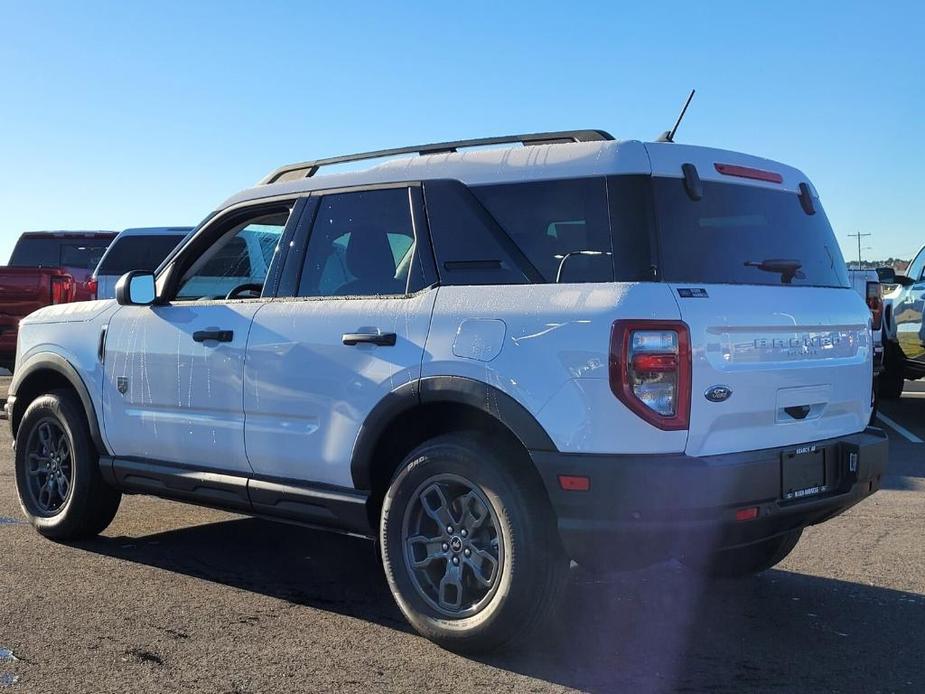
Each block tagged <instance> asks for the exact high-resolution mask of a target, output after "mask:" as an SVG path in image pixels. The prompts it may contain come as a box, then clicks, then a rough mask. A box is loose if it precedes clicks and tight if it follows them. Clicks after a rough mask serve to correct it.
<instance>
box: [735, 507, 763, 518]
mask: <svg viewBox="0 0 925 694" xmlns="http://www.w3.org/2000/svg"><path fill="white" fill-rule="evenodd" d="M757 517H758V507H757V506H750V507H749V508H740V509H739V510H738V511H736V520H737V521H750V520H755V519H756V518H757Z"/></svg>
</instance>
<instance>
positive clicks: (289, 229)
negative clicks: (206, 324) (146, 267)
mask: <svg viewBox="0 0 925 694" xmlns="http://www.w3.org/2000/svg"><path fill="white" fill-rule="evenodd" d="M284 206H288V207H290V212H289V219H288V220H287V221H286V226H285V227H284V228H283V233H282V234H281V236H280V252H282V251H283V249H285V248H286V246H287V244H286V242H285V239H287V238H289V237H290V236H291V234H292V233H293V231H294V229H295V225H296V222H297V221H298V218H299V216H300V214H301V210H302V207H303V206H304V201H303V199H301V198H298V197H292V198H285V199H277V200H272V201H267V200H256V201H251V202H249V203H247V204H245V205H242V206H239V207H234V208H232V209H229V210H226V211H224V212H219V213H214V214H213V215H212V216H211V217H209V218H207V219H206V220H205V221H204V222H203V223H202V225H201V227H200V228H199V229H198V230H196V231H195V232H194V233H191V234H190V236H189V238H188V239H187V240H186V242H185V243H184V244H183V246H182V248H179V249H177V251H176V252H175V253H174V254H173V255H172V256H171V257H168V259H167V260H166V261H165V262H164V264H162V266H161V267H160V268H159V269H158V271H157V280H158V287H157V290H158V291H157V294H158V303H168V304H169V303H172V302H174V301H176V292H177V291H178V290H179V288H180V286H179V285H180V282H181V281H182V279H183V274H184V272H186V270H187V269H189V267H190V266H191V265H192V263H194V262H195V261H196V259H198V258H199V257H200V255H201V254H202V253H204V252H205V251H206V250H207V249H208V248H209V247H211V245H212V244H213V243H215V242H216V241H217V240H218V239H219V238H221V236H222V235H223V234H224V233H225V232H227V231H228V230H229V229H230V228H232V227H233V226H234V225H236V224H240V222H241V221H242V220H243V219H247V218H248V217H256V216H259V215H260V214H261V213H262V212H264V211H266V212H269V211H272V210H274V209H279V208H281V207H284ZM191 253H195V254H196V257H195V258H194V259H193V260H189V256H190V254H191ZM279 255H280V253H276V254H274V257H273V260H271V262H270V266H269V268H267V276H266V279H265V281H264V287H263V292H262V294H261V297H260V299H267V298H271V297H272V296H273V293H274V291H275V288H276V285H277V284H278V281H279V278H278V277H277V276H276V275H278V274H279V273H278V271H277V270H276V269H275V267H276V266H279V262H278V261H279ZM255 300H259V299H233V301H255ZM222 301H224V299H223V300H222ZM184 303H187V302H184Z"/></svg>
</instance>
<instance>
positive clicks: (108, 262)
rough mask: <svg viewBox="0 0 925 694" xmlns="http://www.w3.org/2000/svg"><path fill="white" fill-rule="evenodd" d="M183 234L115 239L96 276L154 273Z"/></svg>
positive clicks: (181, 238) (183, 236)
mask: <svg viewBox="0 0 925 694" xmlns="http://www.w3.org/2000/svg"><path fill="white" fill-rule="evenodd" d="M184 238H186V237H185V235H184V234H177V235H169V236H168V235H157V236H123V237H122V238H120V239H117V240H116V242H115V243H114V244H113V245H112V248H110V249H109V252H108V253H107V254H106V256H105V257H104V258H103V262H102V264H100V266H99V268H98V270H97V274H98V275H119V276H121V275H124V274H125V273H126V272H130V271H132V270H141V271H143V272H154V270H155V269H156V268H157V266H158V265H160V264H161V261H162V260H164V258H166V257H167V254H168V253H170V251H172V250H173V249H174V248H175V247H176V246H177V244H179V243H180V241H182V240H183V239H184Z"/></svg>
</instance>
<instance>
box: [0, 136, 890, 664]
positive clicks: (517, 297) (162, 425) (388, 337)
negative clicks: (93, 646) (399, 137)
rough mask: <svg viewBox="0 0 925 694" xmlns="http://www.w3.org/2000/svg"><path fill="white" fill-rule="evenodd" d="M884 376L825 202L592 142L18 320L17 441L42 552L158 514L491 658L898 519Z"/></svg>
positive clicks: (424, 167)
mask: <svg viewBox="0 0 925 694" xmlns="http://www.w3.org/2000/svg"><path fill="white" fill-rule="evenodd" d="M482 145H493V146H494V148H486V147H480V146H482ZM498 145H510V146H509V147H507V148H499V147H498ZM382 157H389V158H388V159H387V160H386V161H385V162H384V163H380V164H378V165H375V166H373V167H372V168H368V169H366V170H360V171H358V170H353V171H347V172H340V173H331V174H327V175H319V171H320V170H322V169H327V170H328V171H330V170H331V169H329V168H328V167H329V166H333V165H336V164H340V163H344V162H354V161H360V160H366V159H374V158H382ZM354 167H355V165H354ZM871 351H872V348H871V333H870V311H869V310H868V308H867V306H866V305H865V304H864V301H863V300H862V299H861V298H860V297H859V296H858V295H857V294H856V293H855V292H853V291H852V290H851V289H850V287H849V284H848V276H847V270H846V267H845V263H844V261H843V259H842V256H841V253H840V252H839V249H838V245H837V243H836V241H835V239H834V236H833V233H832V230H831V228H830V227H829V223H828V221H827V220H826V216H825V213H824V212H823V209H822V206H821V204H820V202H819V198H818V196H817V194H816V191H815V189H814V188H813V186H812V185H811V184H810V183H809V182H808V180H807V179H806V177H805V176H804V175H803V174H802V173H800V172H799V171H797V170H796V169H793V168H790V167H788V166H784V165H782V164H778V163H776V162H772V161H768V160H765V159H758V158H755V157H751V156H746V155H743V154H738V153H734V152H728V151H721V150H715V149H707V148H702V147H693V146H683V145H678V144H672V143H642V142H638V141H622V142H621V141H615V140H613V138H611V137H610V136H609V135H608V134H606V133H604V132H601V131H595V130H591V131H574V132H572V131H569V132H558V133H542V134H536V135H525V136H515V137H502V138H490V139H483V140H470V141H462V142H450V143H442V144H438V145H427V146H423V147H414V148H403V149H399V150H388V151H379V152H371V153H367V154H362V155H354V156H350V157H337V158H334V159H327V160H320V161H312V162H306V163H301V164H294V165H290V166H285V167H283V168H281V169H278V170H277V171H275V172H273V173H272V174H270V175H269V176H268V177H267V178H266V179H264V180H263V181H262V182H261V183H260V184H259V185H257V186H256V187H255V188H253V189H251V190H247V191H245V192H243V193H241V194H238V195H236V196H234V197H232V198H231V199H229V200H228V201H227V202H225V203H224V204H223V205H221V206H220V207H219V209H218V210H217V211H216V212H215V213H214V214H212V215H211V216H209V217H208V218H207V219H206V221H205V222H203V223H202V224H201V225H200V227H199V228H198V229H196V230H195V231H194V232H192V233H191V234H190V235H189V237H188V238H187V239H186V240H185V241H184V242H183V243H182V244H181V245H180V247H179V248H178V249H176V250H175V251H174V252H173V253H172V254H171V255H169V256H168V257H167V259H166V260H165V261H164V263H163V264H162V265H161V266H160V268H159V269H158V271H157V272H156V273H154V274H152V273H145V272H130V273H128V274H127V275H125V276H124V277H122V278H121V279H120V281H119V283H118V286H117V289H116V300H115V301H112V300H109V301H95V302H86V303H79V304H70V305H64V306H51V307H48V308H45V309H42V310H40V311H38V312H36V313H34V314H32V315H31V316H29V317H28V318H27V319H26V320H24V321H23V324H22V329H21V332H20V338H19V345H18V353H17V369H16V376H15V379H14V382H13V384H12V387H11V392H10V396H9V400H8V403H7V409H8V412H9V419H10V423H11V426H12V430H13V434H14V435H15V439H16V479H17V484H18V491H19V498H20V500H21V502H22V507H23V510H24V511H25V513H26V515H27V516H28V518H29V519H30V521H31V522H32V524H33V525H34V526H35V528H36V529H37V530H38V531H39V532H40V533H41V534H43V535H45V536H47V537H49V538H52V539H56V540H70V539H73V538H78V537H86V536H89V535H93V534H95V533H99V532H101V531H102V530H103V529H104V528H106V527H107V525H108V524H109V523H110V521H111V520H112V518H113V516H114V514H115V513H116V509H117V507H118V506H119V501H120V498H121V495H122V494H123V493H142V494H153V495H157V496H161V497H168V498H172V499H180V500H184V501H189V502H192V503H196V504H203V505H207V506H213V507H219V508H223V509H229V510H232V511H236V512H244V513H250V514H254V515H258V516H264V517H268V518H276V519H286V520H289V521H295V522H299V523H304V524H307V525H311V526H318V527H324V528H330V529H334V530H338V531H342V532H347V533H353V534H359V535H363V536H367V537H370V538H374V539H376V540H377V541H378V543H379V546H380V548H381V557H382V561H383V564H384V568H385V573H386V576H387V579H388V583H389V585H390V587H391V589H392V592H393V594H394V596H395V599H396V600H397V602H398V605H399V606H400V608H401V610H402V612H403V613H404V614H405V616H406V617H407V619H408V620H409V621H410V622H411V624H412V625H413V626H414V627H415V628H416V629H417V630H418V631H419V632H420V633H421V634H423V635H425V636H426V637H428V638H430V639H433V640H434V641H436V642H438V643H440V644H443V645H444V646H447V647H449V648H454V649H470V650H471V649H487V648H493V647H497V646H500V645H503V644H506V643H508V642H511V641H513V640H516V639H521V638H524V637H526V636H527V635H529V634H530V632H531V631H532V630H534V629H536V628H537V627H538V626H539V625H540V624H541V623H543V622H544V620H546V619H548V618H549V617H550V615H551V614H552V613H553V611H554V610H555V607H556V605H557V603H558V598H559V596H560V594H561V592H562V589H563V586H564V584H565V581H566V575H567V570H568V567H569V560H570V559H571V560H574V561H576V562H578V563H580V564H583V565H586V566H588V567H591V568H592V569H605V568H609V567H617V568H619V567H621V566H622V567H627V566H640V565H644V564H646V563H651V562H655V561H659V560H662V559H664V558H668V557H677V558H679V559H681V560H682V561H684V562H685V563H687V564H688V565H690V566H692V567H694V568H695V569H697V570H703V571H707V572H710V573H711V574H719V575H724V576H744V575H748V574H752V573H755V572H758V571H762V570H764V569H767V568H768V567H770V566H772V565H774V564H775V563H777V562H779V561H780V560H781V559H782V558H783V557H785V556H786V555H787V554H788V553H789V552H790V551H791V550H792V549H793V547H794V546H795V545H796V543H797V541H798V539H799V538H800V533H801V532H802V530H803V529H804V528H805V527H807V526H809V525H813V524H816V523H821V522H823V521H825V520H827V519H829V518H832V517H833V516H836V515H838V514H839V513H841V512H843V511H844V510H845V509H847V508H848V507H850V506H852V505H853V504H855V503H857V502H858V501H860V500H861V499H863V498H865V497H866V496H868V495H869V494H871V493H872V492H874V491H875V490H876V489H877V488H878V486H879V484H880V478H881V474H882V472H883V470H884V466H885V463H886V457H887V443H886V439H885V437H884V435H883V433H882V432H880V431H879V430H876V429H868V428H866V424H867V421H868V418H869V416H870V392H871Z"/></svg>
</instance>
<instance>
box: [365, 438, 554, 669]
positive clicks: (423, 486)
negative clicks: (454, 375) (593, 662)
mask: <svg viewBox="0 0 925 694" xmlns="http://www.w3.org/2000/svg"><path fill="white" fill-rule="evenodd" d="M494 450H497V447H494ZM506 458H507V456H505V457H501V456H499V455H496V454H495V453H494V452H493V448H492V447H490V446H489V445H488V442H487V441H483V440H481V438H480V437H478V435H475V434H472V435H448V436H442V437H439V438H436V439H432V440H431V441H428V442H426V443H425V444H423V445H421V446H420V447H418V448H417V449H416V450H414V451H413V452H412V453H411V454H410V455H409V456H408V457H407V458H406V459H405V461H404V463H403V464H402V465H401V466H400V467H399V469H398V472H396V474H395V477H394V478H393V479H392V483H391V485H390V486H389V489H388V492H387V493H386V496H385V500H384V502H383V506H382V513H381V519H380V544H381V551H382V560H383V566H384V568H385V574H386V578H387V579H388V582H389V587H390V588H391V590H392V594H393V595H394V597H395V600H396V602H397V603H398V606H399V608H400V609H401V611H402V613H404V615H405V617H406V618H407V619H408V621H409V622H410V623H411V625H412V626H413V627H414V628H415V629H416V630H417V631H418V632H419V633H420V634H421V635H422V636H424V637H426V638H428V639H430V640H432V641H434V642H436V643H438V644H440V645H441V646H444V647H445V648H449V649H451V650H457V651H486V650H491V649H494V648H498V647H501V646H505V645H508V644H510V643H512V642H514V641H518V640H521V639H526V638H527V637H529V636H530V634H531V633H533V632H534V631H535V630H536V629H537V628H538V627H539V626H540V625H541V624H542V623H544V622H545V621H546V620H547V619H549V618H550V617H551V616H552V615H553V614H554V613H555V610H556V607H557V606H558V604H559V601H560V597H561V594H562V591H563V589H564V586H565V583H566V580H567V572H568V560H567V559H566V558H565V554H564V552H563V551H562V548H561V545H560V542H559V538H558V532H557V530H556V526H555V523H554V522H553V516H552V512H551V510H550V508H549V504H548V502H547V501H546V499H545V498H544V496H543V494H542V490H541V488H540V486H539V485H540V483H539V481H538V480H534V479H533V478H532V477H531V476H530V475H527V474H523V471H520V474H516V473H515V468H514V466H513V465H512V464H510V463H509V462H508V461H507V459H506Z"/></svg>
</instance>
